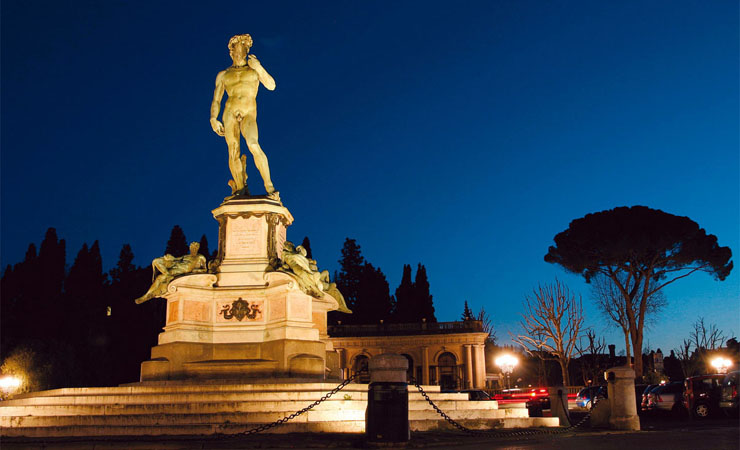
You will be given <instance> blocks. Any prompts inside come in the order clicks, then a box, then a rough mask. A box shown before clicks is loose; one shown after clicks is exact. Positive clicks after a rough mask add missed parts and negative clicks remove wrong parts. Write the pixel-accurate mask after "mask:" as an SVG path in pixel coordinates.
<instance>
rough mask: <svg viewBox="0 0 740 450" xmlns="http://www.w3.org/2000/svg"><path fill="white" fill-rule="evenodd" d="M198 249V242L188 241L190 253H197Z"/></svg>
mask: <svg viewBox="0 0 740 450" xmlns="http://www.w3.org/2000/svg"><path fill="white" fill-rule="evenodd" d="M198 250H200V243H198V242H191V243H190V253H191V254H193V255H197V254H198Z"/></svg>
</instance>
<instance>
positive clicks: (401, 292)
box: [393, 264, 415, 323]
mask: <svg viewBox="0 0 740 450" xmlns="http://www.w3.org/2000/svg"><path fill="white" fill-rule="evenodd" d="M414 317H415V305H414V283H413V282H412V281H411V266H410V265H409V264H404V265H403V274H402V275H401V284H399V285H398V287H397V288H396V311H395V314H394V317H393V321H394V322H398V323H405V322H415V320H414Z"/></svg>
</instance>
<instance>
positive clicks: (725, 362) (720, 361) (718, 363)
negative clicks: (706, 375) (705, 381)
mask: <svg viewBox="0 0 740 450" xmlns="http://www.w3.org/2000/svg"><path fill="white" fill-rule="evenodd" d="M730 366H732V361H730V360H729V359H727V358H724V357H722V356H718V357H717V358H714V359H713V360H712V367H714V368H715V369H717V373H727V369H729V368H730Z"/></svg>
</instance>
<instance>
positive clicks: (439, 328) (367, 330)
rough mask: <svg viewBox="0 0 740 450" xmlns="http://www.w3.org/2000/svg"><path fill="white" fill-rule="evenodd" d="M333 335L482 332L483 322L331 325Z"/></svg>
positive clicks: (330, 330) (329, 331)
mask: <svg viewBox="0 0 740 450" xmlns="http://www.w3.org/2000/svg"><path fill="white" fill-rule="evenodd" d="M327 331H328V333H329V336H331V337H358V336H401V335H416V334H453V333H482V332H483V322H481V321H479V320H466V321H464V322H418V323H376V324H371V325H329V326H328V327H327Z"/></svg>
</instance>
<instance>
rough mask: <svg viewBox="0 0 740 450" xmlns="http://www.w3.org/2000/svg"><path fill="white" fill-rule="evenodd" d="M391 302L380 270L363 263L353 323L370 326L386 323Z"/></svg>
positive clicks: (391, 306)
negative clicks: (380, 322) (381, 322)
mask: <svg viewBox="0 0 740 450" xmlns="http://www.w3.org/2000/svg"><path fill="white" fill-rule="evenodd" d="M392 308H393V302H392V300H391V293H390V286H388V281H387V280H386V278H385V274H383V271H382V270H380V268H379V267H378V268H376V267H373V265H372V264H370V263H365V265H364V266H363V267H362V272H361V275H360V289H359V297H358V299H357V302H356V303H355V309H354V310H353V316H354V317H353V318H354V323H363V324H372V323H378V322H379V321H381V320H383V321H387V320H388V319H389V318H390V315H391V309H392Z"/></svg>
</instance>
